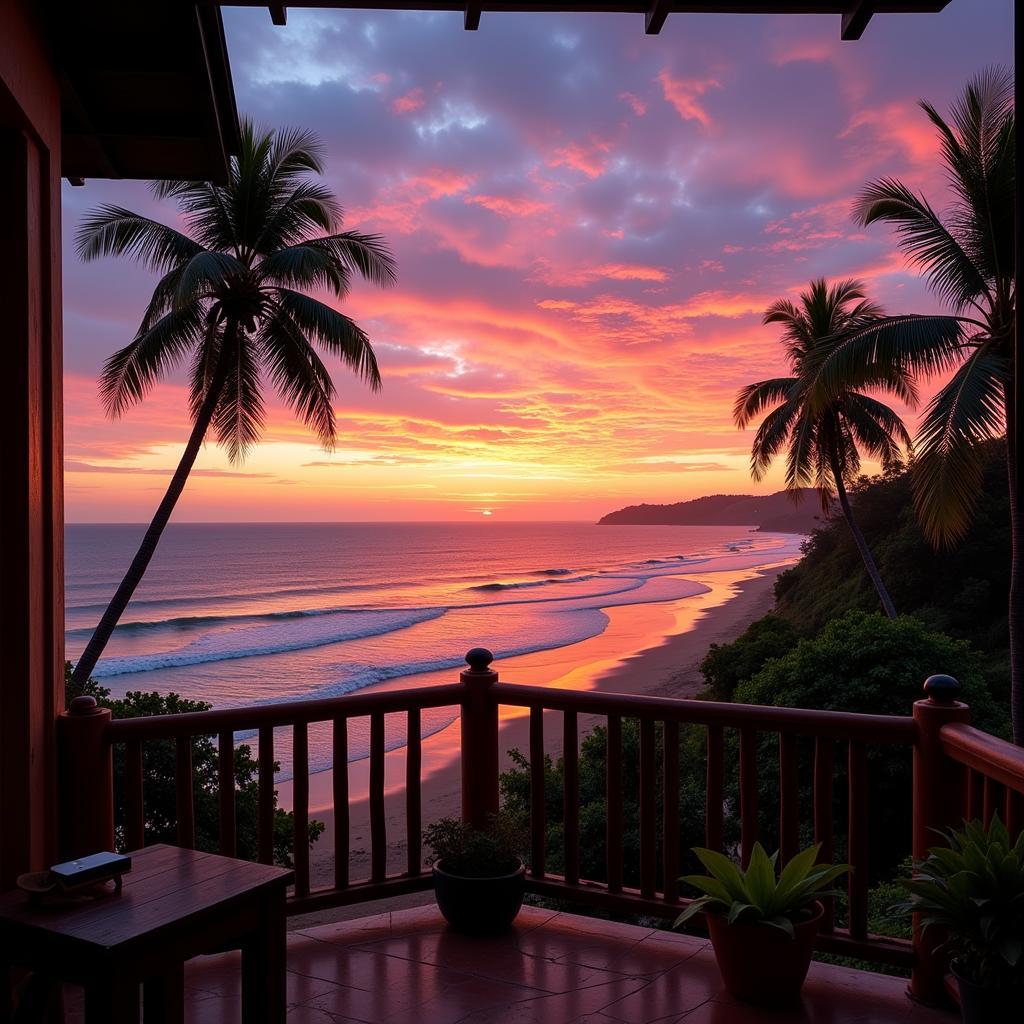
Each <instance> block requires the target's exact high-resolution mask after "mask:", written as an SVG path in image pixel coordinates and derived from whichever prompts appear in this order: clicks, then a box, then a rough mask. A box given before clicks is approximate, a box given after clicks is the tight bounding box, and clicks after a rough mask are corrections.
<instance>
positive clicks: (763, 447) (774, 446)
mask: <svg viewBox="0 0 1024 1024" xmlns="http://www.w3.org/2000/svg"><path fill="white" fill-rule="evenodd" d="M799 414H800V406H799V405H798V404H797V403H796V402H792V401H790V402H786V403H785V404H784V405H780V406H779V407H778V408H777V409H773V410H772V411H771V412H770V413H768V415H767V416H765V418H764V419H763V420H762V421H761V426H760V427H758V428H757V433H756V434H755V435H754V440H753V442H751V445H750V475H751V477H752V478H753V479H754V480H756V481H758V482H760V481H761V480H763V479H764V476H765V474H766V473H767V472H768V469H769V467H770V466H771V464H772V462H773V461H774V460H775V457H776V456H777V455H778V454H779V452H781V451H782V449H783V448H784V447H785V446H786V442H787V440H788V439H789V435H790V433H791V431H792V427H793V421H794V420H795V419H796V418H797V416H798V415H799Z"/></svg>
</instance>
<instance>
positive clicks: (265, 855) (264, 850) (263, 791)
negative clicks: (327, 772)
mask: <svg viewBox="0 0 1024 1024" xmlns="http://www.w3.org/2000/svg"><path fill="white" fill-rule="evenodd" d="M259 744H260V754H259V761H260V777H259V789H258V790H257V797H256V799H257V807H256V818H257V821H256V838H257V846H258V855H259V859H260V863H261V864H273V863H274V727H273V726H272V725H261V726H260V738H259Z"/></svg>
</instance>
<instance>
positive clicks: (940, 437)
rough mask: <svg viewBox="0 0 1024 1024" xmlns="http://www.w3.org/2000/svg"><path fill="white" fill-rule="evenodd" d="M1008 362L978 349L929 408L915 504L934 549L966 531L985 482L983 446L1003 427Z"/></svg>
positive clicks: (920, 442) (919, 446) (918, 461)
mask: <svg viewBox="0 0 1024 1024" xmlns="http://www.w3.org/2000/svg"><path fill="white" fill-rule="evenodd" d="M1008 378H1009V367H1008V365H1007V361H1006V360H1005V359H1004V358H1003V357H1002V356H1001V355H999V354H998V353H997V352H996V351H994V350H993V349H992V348H991V347H988V346H983V347H981V348H979V349H977V350H976V351H975V352H974V353H973V354H972V355H971V356H970V357H969V358H968V359H967V360H966V361H965V362H964V364H963V365H962V366H961V367H960V368H959V369H958V370H957V372H956V373H955V374H954V375H953V377H952V378H951V379H950V380H949V382H948V383H947V384H946V386H945V387H944V388H942V390H941V391H940V392H939V393H938V394H937V395H936V396H935V397H934V398H933V399H932V401H931V402H930V403H929V404H928V407H927V408H926V410H925V414H924V417H923V419H922V421H921V426H920V429H919V431H918V437H917V442H916V448H917V459H916V461H915V465H914V501H915V505H916V507H917V513H918V518H919V519H920V522H921V526H922V528H923V529H924V532H925V535H926V536H927V537H928V539H929V540H930V541H931V542H932V543H933V544H934V545H936V546H950V545H952V544H954V543H956V541H957V540H959V539H960V538H961V537H962V536H963V535H964V533H965V532H966V530H967V527H968V525H969V523H970V517H971V512H972V510H973V508H974V504H975V501H976V500H977V495H978V491H979V488H980V486H981V478H982V449H981V447H980V442H981V441H984V440H985V439H987V438H989V437H992V436H994V435H996V434H998V433H999V432H1000V431H1001V430H1002V429H1003V427H1004V422H1003V412H1004V404H1003V403H1004V391H1003V389H1004V386H1005V385H1006V382H1007V380H1008Z"/></svg>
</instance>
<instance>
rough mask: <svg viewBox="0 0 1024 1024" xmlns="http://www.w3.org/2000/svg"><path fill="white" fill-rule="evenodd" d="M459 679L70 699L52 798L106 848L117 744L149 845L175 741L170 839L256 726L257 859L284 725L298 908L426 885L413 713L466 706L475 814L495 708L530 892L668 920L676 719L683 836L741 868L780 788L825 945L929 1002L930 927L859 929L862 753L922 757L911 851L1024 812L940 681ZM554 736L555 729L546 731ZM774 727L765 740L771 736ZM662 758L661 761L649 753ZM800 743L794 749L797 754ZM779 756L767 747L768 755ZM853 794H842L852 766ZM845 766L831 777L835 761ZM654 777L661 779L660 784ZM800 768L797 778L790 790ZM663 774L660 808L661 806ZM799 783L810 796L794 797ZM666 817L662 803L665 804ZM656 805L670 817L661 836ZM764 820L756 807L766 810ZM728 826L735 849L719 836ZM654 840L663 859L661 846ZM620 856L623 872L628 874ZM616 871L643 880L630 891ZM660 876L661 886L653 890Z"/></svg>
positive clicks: (67, 829) (864, 884) (270, 821)
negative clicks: (312, 780)
mask: <svg viewBox="0 0 1024 1024" xmlns="http://www.w3.org/2000/svg"><path fill="white" fill-rule="evenodd" d="M466 660H467V662H468V664H469V667H468V668H467V669H466V670H465V671H463V672H462V673H461V675H460V679H459V683H457V684H452V685H443V686H430V687H423V688H419V689H404V690H389V691H381V692H376V693H364V694H350V695H346V696H342V697H337V698H332V699H327V700H314V701H302V702H290V703H281V704H273V705H263V706H258V707H249V708H235V709H223V710H216V711H208V712H199V713H192V714H181V715H167V716H158V717H150V718H135V719H125V720H111V718H110V712H109V711H107V710H105V709H102V708H99V707H97V706H96V702H95V701H94V700H93V699H92V698H90V697H80V698H77V699H76V700H75V701H73V702H72V706H71V708H70V709H69V711H68V712H67V713H65V714H64V715H63V716H62V717H61V719H60V722H59V729H60V744H59V746H60V751H61V765H60V767H61V771H60V789H61V791H60V798H61V823H62V828H63V833H62V842H63V852H64V854H66V855H67V856H77V855H80V854H83V853H87V852H91V851H94V850H97V849H103V848H109V847H111V846H112V845H113V843H114V798H113V785H112V763H113V761H112V750H113V748H114V747H116V746H122V747H123V750H124V762H123V763H124V773H125V775H124V788H123V799H124V806H123V812H122V821H123V826H122V827H123V839H124V843H125V845H126V847H127V848H137V847H139V846H141V845H143V842H144V839H145V829H144V802H145V793H144V773H143V764H144V746H145V744H146V743H148V742H153V741H158V740H163V741H172V742H173V743H174V744H175V751H176V756H175V793H176V797H175V805H176V808H175V810H176V829H177V841H178V843H179V844H180V845H183V846H192V845H194V843H195V841H196V833H195V814H194V808H193V800H194V782H193V773H192V762H191V759H192V749H193V740H194V738H196V737H200V736H216V737H217V744H218V748H219V751H220V752H232V754H233V751H234V745H235V738H236V734H237V733H239V732H250V733H252V734H254V735H255V736H257V737H258V743H259V750H258V798H257V846H258V857H259V859H260V860H262V861H265V862H270V861H271V860H272V859H273V853H274V851H273V829H274V778H273V764H274V730H275V728H285V729H287V728H290V729H291V731H292V745H293V778H294V782H293V800H292V807H293V811H294V822H293V826H294V861H295V872H296V881H295V886H294V891H293V893H292V895H291V897H290V900H289V911H290V913H292V914H299V913H305V912H308V911H311V910H316V909H321V908H325V907H330V906H338V905H343V904H351V903H359V902H365V901H370V900H374V899H379V898H382V897H386V896H392V895H397V894H400V893H406V892H413V891H417V890H421V889H426V888H428V887H429V886H430V884H431V880H430V874H429V871H428V870H426V869H425V868H424V864H423V856H422V850H421V844H420V834H421V827H422V824H423V823H422V821H421V816H422V801H421V763H422V741H421V715H422V712H423V711H425V710H427V709H433V708H453V709H455V708H457V709H458V713H459V716H460V718H461V725H460V729H461V778H462V814H463V817H464V819H465V820H467V821H469V822H471V823H474V824H476V825H478V826H479V825H483V824H485V823H486V821H487V819H488V817H489V816H490V815H491V814H493V813H494V812H495V811H496V810H497V809H498V804H499V765H500V756H499V755H500V748H499V734H500V733H499V720H500V713H501V709H502V708H506V709H517V710H516V711H513V712H511V713H513V714H522V713H523V712H524V711H525V712H527V713H528V714H529V755H530V777H531V786H530V805H531V857H530V871H529V876H528V888H529V889H530V890H531V891H532V892H535V893H538V894H541V895H544V896H547V897H552V898H556V899H564V900H576V901H582V902H585V903H588V904H590V905H592V906H596V907H602V908H605V909H608V910H617V911H622V912H627V913H628V912H632V913H642V914H651V915H657V916H661V917H674V916H675V915H676V914H678V913H679V911H680V909H681V908H682V907H683V906H684V905H685V903H686V900H685V898H683V897H682V896H681V895H680V891H679V885H678V881H677V876H678V875H679V873H680V866H681V863H682V851H681V849H680V846H681V843H680V835H679V829H680V801H679V793H680V782H681V766H680V758H679V751H680V736H681V730H699V731H701V732H702V733H703V743H702V749H703V751H704V765H703V771H702V781H703V783H704V786H705V806H704V821H703V829H702V831H703V834H702V835H695V836H693V837H692V838H691V837H687V845H691V844H692V845H699V844H703V845H706V846H709V847H712V848H716V849H727V851H728V852H735V853H736V854H738V855H739V856H740V857H741V859H743V860H744V861H745V860H746V859H747V858H748V857H749V855H750V851H751V849H752V847H753V844H754V842H755V841H756V840H757V839H758V837H759V829H760V828H761V827H763V824H764V822H763V819H764V815H763V814H759V810H763V809H764V807H765V804H764V802H763V799H762V798H763V796H764V791H765V790H766V789H767V788H768V787H771V789H772V790H773V791H777V793H778V818H777V824H776V823H775V822H772V823H771V829H770V831H771V833H772V835H773V836H776V837H777V840H778V847H779V849H780V856H781V858H782V859H783V860H786V859H788V858H790V857H791V856H792V855H793V854H794V853H795V852H796V851H797V850H798V849H799V846H800V845H801V839H802V837H807V836H810V835H813V837H814V839H815V841H817V842H820V843H821V844H822V854H821V857H822V859H823V860H830V859H832V858H833V857H834V856H835V855H836V854H837V852H842V853H843V856H844V857H845V859H847V860H848V861H849V862H850V863H851V864H852V865H853V866H854V870H853V871H852V872H851V874H850V875H849V879H848V883H847V884H848V890H847V901H846V902H847V907H846V914H845V924H844V925H843V926H840V924H839V923H837V916H838V915H837V914H836V913H835V911H834V908H833V907H832V906H831V905H829V906H828V907H827V908H826V909H827V913H826V915H825V918H824V920H823V923H822V926H821V932H820V934H819V941H818V945H819V948H821V949H823V950H827V951H831V952H836V953H842V954H845V955H849V956H855V957H858V958H860V959H864V960H868V961H872V962H877V963H884V964H889V965H900V966H905V967H910V968H912V981H911V989H912V992H913V993H914V994H915V995H916V996H918V997H919V998H922V999H937V998H939V996H940V994H941V991H942V984H943V982H942V979H943V974H944V970H945V964H944V962H943V960H942V957H941V954H940V953H939V952H937V951H936V950H935V949H934V948H932V943H931V940H930V939H929V938H927V937H926V936H924V935H922V934H921V932H920V929H919V928H918V929H916V930H915V936H914V940H913V941H912V942H911V941H904V940H897V939H891V938H885V937H882V936H878V935H873V934H870V933H869V931H868V889H869V883H870V876H869V872H868V863H869V859H870V852H871V838H870V836H869V822H870V821H871V816H872V813H873V810H876V809H877V808H873V806H872V801H871V787H870V785H869V774H868V772H869V770H868V764H869V761H868V756H869V750H874V749H877V748H883V747H884V748H888V749H890V750H892V749H894V748H895V749H897V750H898V749H900V748H902V749H905V750H906V751H907V757H908V759H909V758H911V757H912V760H913V778H914V782H913V814H912V819H913V820H912V827H911V830H910V834H908V840H909V841H910V843H909V845H911V846H912V850H913V853H914V855H915V857H918V858H919V857H922V856H924V854H925V852H926V848H927V846H929V845H934V842H935V833H934V829H936V828H941V827H945V826H948V825H951V824H957V823H959V821H960V820H961V819H962V817H963V816H964V815H965V814H967V815H982V814H983V815H985V816H986V817H987V816H989V815H990V813H991V811H992V810H993V809H994V808H995V807H996V806H997V804H998V805H999V807H1000V808H1001V809H1002V810H1003V811H1005V818H1006V819H1007V821H1008V822H1009V823H1010V824H1011V826H1012V827H1014V828H1019V827H1020V823H1021V808H1022V796H1021V794H1022V792H1024V751H1022V750H1021V749H1020V748H1017V747H1013V746H1011V745H1010V744H1008V743H1004V742H1002V741H1000V740H998V739H996V738H994V737H992V736H989V735H987V734H985V733H982V732H980V731H978V730H976V729H973V728H971V727H970V726H969V725H968V724H967V723H968V720H969V710H968V708H967V707H966V705H964V704H961V703H959V702H957V700H956V696H957V685H956V682H955V680H952V679H950V678H949V677H947V676H933V677H932V678H931V679H929V680H928V681H927V682H926V684H925V693H926V697H925V699H923V700H920V701H918V702H917V703H916V704H915V705H914V708H913V715H912V716H911V715H907V716H885V715H863V714H847V713H838V712H830V711H817V710H809V709H799V708H778V707H757V706H749V705H740V704H726V703H713V702H708V701H699V700H677V699H673V698H665V697H641V696H631V695H625V694H612V693H603V692H597V691H584V692H579V691H572V690H559V689H549V688H545V687H537V686H522V685H516V684H507V683H499V682H498V674H497V673H496V672H495V671H493V669H492V668H491V655H490V653H489V652H488V651H486V650H484V649H483V648H476V649H474V650H472V651H470V652H469V654H468V655H467V659H466ZM388 715H392V716H393V715H399V716H404V717H405V740H406V743H405V748H404V749H405V779H404V790H405V792H404V816H405V829H404V832H405V837H404V838H405V845H406V851H405V858H404V864H403V865H402V867H401V870H398V871H395V870H394V869H393V868H394V866H392V870H391V871H390V872H389V870H388V836H387V815H386V811H385V764H386V756H387V754H386V743H385V716H388ZM364 717H365V718H367V719H368V720H369V730H368V731H369V782H368V791H367V796H366V800H367V804H368V814H369V833H370V847H371V849H370V868H369V874H368V877H366V878H359V879H353V878H351V877H350V871H349V823H350V791H349V761H348V757H349V742H348V741H349V728H348V727H349V723H350V722H351V721H352V720H353V719H357V718H364ZM581 719H585V720H587V721H586V723H585V724H586V727H587V730H588V731H589V729H590V728H592V727H593V726H594V725H596V724H603V725H604V726H605V736H606V748H605V763H606V779H605V795H606V801H607V803H606V810H607V814H606V829H605V833H606V834H605V847H606V854H605V863H604V866H603V867H604V878H602V879H600V880H595V879H588V878H586V877H583V874H584V872H583V871H582V870H581V852H580V817H579V785H580V779H579V757H580V741H581ZM630 721H635V722H636V723H637V725H636V729H637V732H638V737H639V756H638V761H639V786H638V792H637V793H636V800H637V805H638V808H639V828H638V832H639V857H638V861H639V863H638V864H637V865H626V864H624V858H623V844H622V832H623V809H624V803H625V800H626V799H627V794H626V793H625V792H624V787H623V768H624V762H623V723H624V722H630ZM314 723H330V728H331V730H332V733H331V735H332V742H331V750H332V754H333V767H334V771H333V784H332V793H331V796H332V803H333V812H334V829H335V834H334V864H333V879H332V882H331V884H329V885H327V886H323V887H320V888H314V887H313V886H312V885H311V874H310V863H309V843H308V824H309V778H308V769H309V757H308V749H309V748H308V735H309V733H308V731H309V727H310V726H311V725H313V724H314ZM552 730H553V731H552ZM546 731H549V732H550V733H551V735H552V736H554V735H558V734H559V733H560V736H561V753H562V758H563V780H564V786H563V793H562V817H563V828H562V845H561V851H560V853H561V859H562V861H563V864H564V868H563V872H562V873H561V874H555V873H553V872H552V871H549V870H548V865H547V858H548V852H549V849H548V848H549V843H548V839H549V836H548V823H547V821H546V805H545V760H544V754H545V747H546V746H552V747H553V746H556V744H551V745H547V744H545V732H546ZM772 736H774V737H776V739H775V740H774V741H771V740H770V739H768V737H772ZM659 738H660V740H661V744H660V749H661V752H662V756H661V766H660V773H658V764H657V762H658V758H657V754H656V751H657V748H658V740H659ZM769 743H774V744H777V769H776V771H777V780H778V781H777V784H776V783H775V781H774V774H775V773H774V772H773V778H771V779H769V778H762V777H760V776H761V774H762V771H763V768H764V765H765V756H766V754H765V748H766V745H767V744H769ZM732 749H735V750H736V751H737V758H736V760H737V761H738V764H736V765H735V774H732V769H733V767H734V766H733V764H732V763H731V762H730V763H727V761H729V759H727V757H726V752H727V750H732ZM801 752H803V756H802V757H801ZM773 756H774V755H773ZM844 764H845V791H839V792H838V793H837V792H836V790H835V780H836V778H837V775H841V774H843V772H842V767H843V765H844ZM837 769H839V771H837ZM657 774H660V779H659V778H658V777H656V775H657ZM801 778H802V783H801ZM217 781H218V797H217V798H218V811H219V814H218V817H219V848H220V851H221V852H223V853H225V854H228V855H232V854H234V853H236V852H237V836H236V806H235V799H236V780H235V778H234V757H233V756H224V757H219V758H218V780H217ZM659 781H660V783H661V786H660V788H661V791H662V797H661V804H660V807H659V806H658V803H657V789H658V783H659ZM807 793H809V794H810V798H809V801H808V800H803V799H802V794H807ZM837 797H838V798H839V799H838V803H839V804H840V805H845V808H846V814H845V817H846V822H845V831H844V832H843V834H842V839H843V840H844V846H845V850H843V851H839V850H837V842H836V839H837V836H836V822H835V805H836V802H837ZM659 811H660V814H659ZM659 817H660V819H661V827H660V840H661V841H660V843H659V827H658V825H659ZM759 819H762V820H759ZM730 829H734V830H735V832H736V836H735V847H734V846H733V843H732V842H731V841H728V838H727V833H729V830H730ZM659 846H660V853H659ZM627 869H628V870H627ZM627 875H635V876H636V880H637V881H636V884H635V885H628V884H627ZM659 875H660V884H659Z"/></svg>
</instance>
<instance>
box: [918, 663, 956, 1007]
mask: <svg viewBox="0 0 1024 1024" xmlns="http://www.w3.org/2000/svg"><path fill="white" fill-rule="evenodd" d="M924 692H925V697H924V699H923V700H919V701H916V702H915V703H914V722H915V724H916V725H917V736H916V738H915V741H914V809H913V839H912V842H913V854H914V860H915V862H916V861H919V860H923V859H924V858H925V857H927V856H928V848H929V847H930V846H935V845H936V843H937V842H939V837H938V836H937V835H936V834H935V830H936V829H945V828H949V827H951V826H956V825H960V824H961V823H962V821H963V811H964V795H965V789H964V770H963V767H962V766H961V765H959V764H957V762H956V761H954V760H953V759H952V758H949V757H947V756H946V755H945V754H944V753H943V750H942V740H941V737H940V735H939V733H940V731H941V729H942V727H943V726H944V725H949V724H950V723H953V722H969V721H970V718H971V712H970V708H968V706H967V705H966V704H963V703H961V702H960V701H958V700H957V696H958V695H959V693H960V684H959V683H958V682H957V681H956V680H955V679H954V678H953V677H952V676H944V675H937V676H929V677H928V678H927V679H926V680H925V683H924ZM942 938H943V937H942V935H940V934H938V933H936V932H935V930H934V929H930V930H929V931H928V932H924V931H923V930H922V928H921V921H920V916H919V915H918V914H915V915H914V953H915V956H916V959H915V963H914V969H913V971H912V972H911V975H910V995H911V997H912V998H914V999H917V1000H919V1001H920V1002H923V1003H941V1002H943V1001H944V1000H945V974H946V958H945V957H944V956H943V955H942V954H941V953H937V952H936V947H937V946H938V945H939V944H940V943H941V942H942Z"/></svg>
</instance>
